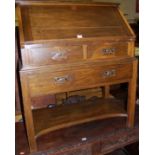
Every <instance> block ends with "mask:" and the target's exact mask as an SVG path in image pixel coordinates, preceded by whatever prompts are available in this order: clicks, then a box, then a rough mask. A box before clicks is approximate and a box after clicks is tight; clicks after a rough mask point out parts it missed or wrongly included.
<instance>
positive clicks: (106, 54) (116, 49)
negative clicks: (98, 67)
mask: <svg viewBox="0 0 155 155" xmlns="http://www.w3.org/2000/svg"><path fill="white" fill-rule="evenodd" d="M128 46H129V45H128V42H107V43H106V42H105V43H104V42H94V43H92V44H90V45H89V46H88V47H87V51H88V55H87V58H88V59H104V58H106V59H107V58H116V57H127V56H128V55H129V50H128Z"/></svg>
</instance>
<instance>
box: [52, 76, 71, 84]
mask: <svg viewBox="0 0 155 155" xmlns="http://www.w3.org/2000/svg"><path fill="white" fill-rule="evenodd" d="M70 80H71V76H69V75H65V76H61V77H54V81H55V83H56V84H64V83H66V82H68V81H70Z"/></svg>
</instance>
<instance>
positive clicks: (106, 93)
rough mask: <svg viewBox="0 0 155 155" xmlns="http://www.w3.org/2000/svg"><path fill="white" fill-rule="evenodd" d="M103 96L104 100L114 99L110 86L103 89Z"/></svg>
mask: <svg viewBox="0 0 155 155" xmlns="http://www.w3.org/2000/svg"><path fill="white" fill-rule="evenodd" d="M102 94H103V97H104V98H113V96H112V95H111V94H110V85H106V86H105V87H104V89H103V88H102Z"/></svg>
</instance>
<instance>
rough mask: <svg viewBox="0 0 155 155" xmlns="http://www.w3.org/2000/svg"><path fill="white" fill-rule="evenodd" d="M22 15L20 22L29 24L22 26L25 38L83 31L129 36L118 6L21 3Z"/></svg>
mask: <svg viewBox="0 0 155 155" xmlns="http://www.w3.org/2000/svg"><path fill="white" fill-rule="evenodd" d="M25 12H26V13H25ZM27 13H28V15H26V14H27ZM22 17H23V19H25V20H23V22H24V24H23V25H26V26H27V25H30V26H29V29H27V28H26V27H25V28H24V29H25V30H24V34H25V41H33V40H47V39H67V38H76V37H77V34H82V35H83V37H85V38H89V37H100V36H132V35H131V33H130V31H128V29H126V27H125V23H124V21H123V20H122V18H121V16H120V15H119V13H118V11H117V7H111V6H110V7H109V6H104V9H103V6H102V5H99V6H93V5H92V6H91V5H90V6H76V5H71V6H70V5H60V6H57V5H52V6H28V7H27V6H24V9H22ZM98 19H100V20H98ZM28 21H29V22H28ZM27 22H28V23H27ZM51 25H52V27H51ZM23 27H24V26H23ZM58 31H59V33H57V32H58ZM28 34H30V35H28Z"/></svg>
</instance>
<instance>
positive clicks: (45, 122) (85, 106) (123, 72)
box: [16, 0, 137, 152]
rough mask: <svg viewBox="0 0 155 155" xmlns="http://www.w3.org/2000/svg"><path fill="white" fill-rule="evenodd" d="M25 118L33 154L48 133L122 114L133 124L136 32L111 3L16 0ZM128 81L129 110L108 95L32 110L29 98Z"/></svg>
mask: <svg viewBox="0 0 155 155" xmlns="http://www.w3.org/2000/svg"><path fill="white" fill-rule="evenodd" d="M16 11H17V15H18V19H19V30H20V48H21V69H20V80H21V87H22V96H23V106H24V117H25V123H26V129H27V136H28V141H29V147H30V151H31V152H35V151H37V143H36V139H37V138H38V137H39V136H42V135H44V134H46V133H48V132H51V131H54V130H57V129H61V128H66V127H70V126H73V125H77V124H81V123H86V122H90V121H95V120H100V119H105V118H111V117H126V118H127V127H133V126H134V114H135V98H136V76H137V75H136V74H137V60H136V59H135V58H134V41H135V35H134V33H133V31H132V30H131V28H130V26H129V24H128V23H127V21H126V19H125V18H124V16H123V15H122V13H121V12H120V10H119V7H118V4H115V3H86V2H83V3H82V2H61V1H59V2H58V1H50V0H44V1H41V0H35V1H33V0H17V1H16ZM124 82H127V83H128V101H127V102H128V103H127V110H126V109H125V108H124V106H123V104H121V103H120V102H119V101H118V100H116V99H111V98H109V97H108V95H105V97H104V98H101V99H98V100H97V101H96V103H92V102H89V101H88V102H85V103H78V104H72V105H60V106H57V107H55V108H51V109H49V108H43V109H37V110H35V109H33V102H32V101H33V98H34V97H37V96H38V97H39V96H44V95H49V94H57V93H62V92H70V91H75V90H80V89H86V88H95V87H105V88H106V93H108V92H107V91H108V88H109V86H110V85H112V84H119V83H124Z"/></svg>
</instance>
